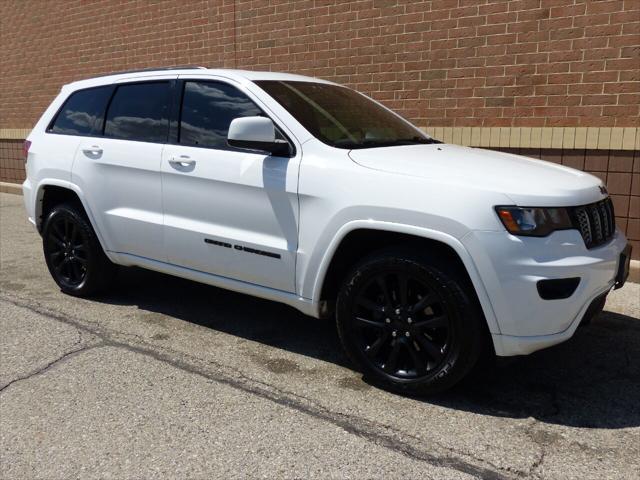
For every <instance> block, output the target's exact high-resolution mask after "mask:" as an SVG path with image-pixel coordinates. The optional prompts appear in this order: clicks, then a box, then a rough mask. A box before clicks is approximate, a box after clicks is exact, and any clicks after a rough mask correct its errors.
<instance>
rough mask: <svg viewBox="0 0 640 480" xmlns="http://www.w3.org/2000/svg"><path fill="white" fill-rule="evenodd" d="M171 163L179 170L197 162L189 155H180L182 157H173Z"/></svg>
mask: <svg viewBox="0 0 640 480" xmlns="http://www.w3.org/2000/svg"><path fill="white" fill-rule="evenodd" d="M169 164H170V165H171V166H172V167H173V168H175V169H177V170H183V169H185V168H189V167H192V166H194V165H195V164H196V161H195V160H191V158H189V157H188V156H187V155H180V158H176V157H173V158H172V159H171V160H169Z"/></svg>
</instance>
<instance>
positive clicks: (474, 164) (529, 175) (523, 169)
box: [349, 144, 606, 207]
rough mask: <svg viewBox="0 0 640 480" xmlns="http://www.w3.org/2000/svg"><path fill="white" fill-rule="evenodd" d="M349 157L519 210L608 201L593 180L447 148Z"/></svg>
mask: <svg viewBox="0 0 640 480" xmlns="http://www.w3.org/2000/svg"><path fill="white" fill-rule="evenodd" d="M349 156H350V157H351V159H352V160H353V161H354V162H356V163H357V164H359V165H361V166H363V167H367V168H371V169H375V170H381V171H384V172H389V173H395V174H400V175H410V176H414V177H423V178H425V179H429V180H431V181H434V182H439V183H445V184H452V185H456V186H461V187H464V186H468V187H472V188H474V189H482V190H492V191H495V192H496V193H501V194H504V195H506V196H508V197H509V198H510V199H511V200H512V201H513V203H514V204H516V205H521V206H541V207H544V206H556V207H562V206H576V205H585V204H588V203H593V202H596V201H598V200H601V199H603V198H605V197H606V194H605V193H603V190H601V187H602V186H603V184H602V181H601V180H600V179H599V178H597V177H595V176H593V175H590V174H588V173H585V172H581V171H579V170H575V169H573V168H568V167H563V166H562V165H557V164H555V163H551V162H546V161H543V160H535V159H532V158H529V157H523V156H520V155H513V154H510V153H503V152H496V151H492V150H483V149H479V148H469V147H461V146H458V145H448V144H433V145H407V146H397V147H381V148H368V149H358V150H351V151H350V152H349ZM604 192H606V190H605V191H604Z"/></svg>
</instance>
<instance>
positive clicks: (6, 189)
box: [0, 182, 640, 283]
mask: <svg viewBox="0 0 640 480" xmlns="http://www.w3.org/2000/svg"><path fill="white" fill-rule="evenodd" d="M0 192H3V193H12V194H14V195H22V185H21V184H19V183H9V182H0ZM629 282H634V283H640V260H631V268H630V269H629Z"/></svg>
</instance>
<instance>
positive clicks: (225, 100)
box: [179, 81, 263, 149]
mask: <svg viewBox="0 0 640 480" xmlns="http://www.w3.org/2000/svg"><path fill="white" fill-rule="evenodd" d="M256 115H263V113H262V111H261V110H260V108H258V106H257V105H256V104H255V103H253V102H252V101H251V99H249V97H247V96H246V95H245V94H244V93H242V92H241V91H239V90H238V89H237V88H235V87H232V86H231V85H227V84H225V83H220V82H195V81H191V82H185V86H184V96H183V100H182V114H181V117H180V118H181V120H180V136H179V138H180V143H181V144H183V145H191V146H196V147H210V148H223V149H232V148H231V147H229V146H228V145H227V132H228V130H229V124H230V123H231V121H232V120H233V119H234V118H238V117H251V116H256Z"/></svg>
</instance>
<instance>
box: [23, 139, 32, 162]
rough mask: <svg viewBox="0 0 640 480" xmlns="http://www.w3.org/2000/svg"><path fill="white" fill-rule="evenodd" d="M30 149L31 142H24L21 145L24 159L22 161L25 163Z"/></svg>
mask: <svg viewBox="0 0 640 480" xmlns="http://www.w3.org/2000/svg"><path fill="white" fill-rule="evenodd" d="M30 148H31V142H30V141H29V140H25V141H24V143H23V144H22V156H23V157H24V161H25V162H26V161H27V157H28V156H29V149H30Z"/></svg>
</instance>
